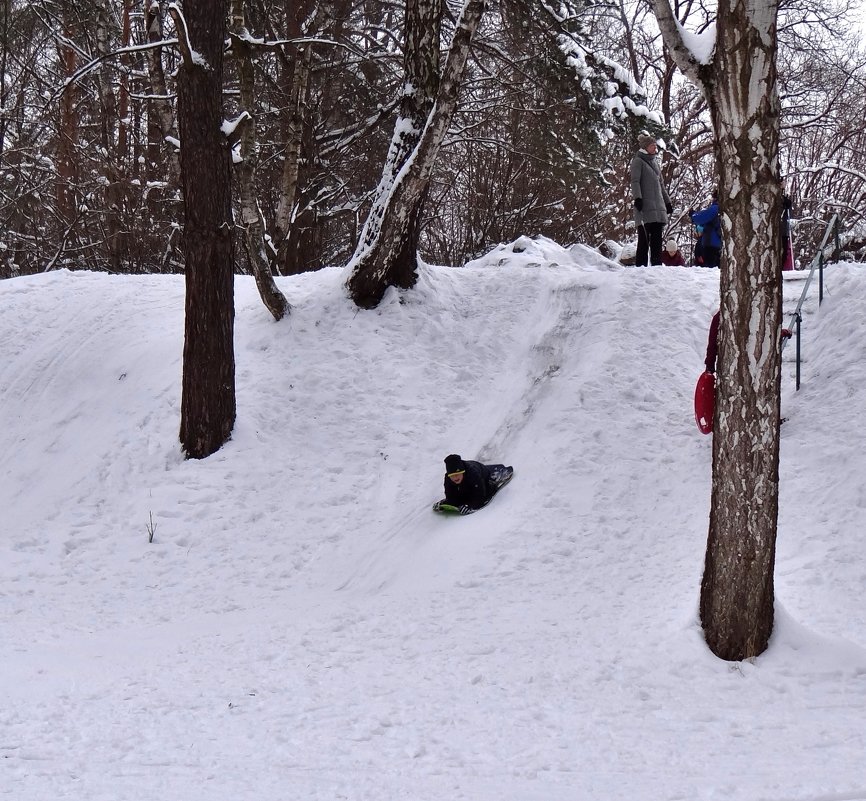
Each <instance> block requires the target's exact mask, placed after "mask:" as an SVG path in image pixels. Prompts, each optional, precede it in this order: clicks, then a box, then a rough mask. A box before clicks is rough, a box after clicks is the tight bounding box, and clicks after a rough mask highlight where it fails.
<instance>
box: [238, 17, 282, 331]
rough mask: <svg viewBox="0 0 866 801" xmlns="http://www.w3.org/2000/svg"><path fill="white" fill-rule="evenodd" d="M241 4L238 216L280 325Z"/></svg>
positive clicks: (259, 282)
mask: <svg viewBox="0 0 866 801" xmlns="http://www.w3.org/2000/svg"><path fill="white" fill-rule="evenodd" d="M244 1H245V0H232V24H231V27H232V30H231V34H232V52H233V53H234V55H235V60H236V62H237V70H238V84H239V88H240V105H241V108H242V109H243V110H244V112H245V114H246V117H245V118H244V122H243V123H242V124H241V130H240V145H241V162H240V164H238V165H237V166H236V168H235V169H236V171H237V176H238V196H239V199H240V216H241V225H242V226H243V230H244V244H245V245H246V248H247V253H248V254H249V258H250V264H251V265H252V268H253V275H254V276H255V279H256V286H257V287H258V290H259V296H260V297H261V299H262V302H263V303H264V304H265V307H266V308H267V310H268V311H269V312H270V313H271V314H272V315H273V317H274V319H275V320H277V321H279V320H282V319H283V317H284V316H285V315H286V314H287V313H288V311H289V304H288V301H287V300H286V298H285V295H283V293H282V292H280V290H279V289H278V288H277V285H276V282H275V281H274V276H273V273H272V271H271V261H272V258H271V257H270V256H269V255H268V254H269V248H268V245H267V243H266V241H265V222H264V219H263V218H262V213H261V210H260V209H259V204H258V200H257V198H256V189H255V174H256V166H257V161H258V155H257V149H256V120H255V116H254V115H253V111H254V109H255V72H254V68H253V48H254V45H253V44H252V43H251V42H250V38H249V36H248V35H246V20H245V15H244Z"/></svg>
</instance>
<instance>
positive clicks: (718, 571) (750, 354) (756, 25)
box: [652, 0, 782, 660]
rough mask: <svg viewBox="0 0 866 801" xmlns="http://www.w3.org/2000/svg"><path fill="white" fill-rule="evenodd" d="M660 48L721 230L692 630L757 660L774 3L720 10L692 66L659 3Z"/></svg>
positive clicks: (774, 203) (772, 445)
mask: <svg viewBox="0 0 866 801" xmlns="http://www.w3.org/2000/svg"><path fill="white" fill-rule="evenodd" d="M652 2H653V5H654V7H655V11H656V15H657V17H658V20H659V26H660V28H661V30H662V34H663V36H664V40H665V44H666V45H667V46H668V48H669V49H670V50H671V53H672V55H673V57H674V59H675V61H676V63H677V65H678V66H679V67H680V69H682V70H683V72H684V73H685V74H686V75H687V76H688V77H690V78H691V79H692V80H694V81H695V82H697V83H699V85H701V86H702V87H703V89H704V93H705V95H706V98H707V102H708V103H709V107H710V113H711V116H712V120H713V127H714V130H715V140H716V141H715V145H716V148H715V153H716V166H717V170H718V175H719V201H720V208H721V222H722V231H723V239H724V244H723V255H722V263H721V316H720V328H719V362H718V375H717V382H716V407H715V421H714V425H713V432H714V434H713V437H714V438H713V489H712V501H711V509H710V526H709V536H708V540H707V552H706V558H705V565H704V576H703V581H702V584H701V602H700V612H701V625H702V626H703V630H704V635H705V637H706V640H707V644H708V645H709V647H710V649H711V650H712V651H713V653H714V654H716V655H717V656H719V657H721V658H722V659H728V660H740V659H747V658H749V657H753V656H756V655H758V654H760V653H762V652H763V651H764V650H765V649H766V647H767V645H768V642H769V638H770V635H771V633H772V630H773V601H774V589H773V567H774V562H775V552H776V530H777V520H778V508H779V420H780V416H779V415H780V393H781V323H782V306H781V295H782V293H781V266H782V264H781V259H782V253H781V248H780V246H779V242H780V234H779V224H780V218H781V212H782V206H781V185H780V181H779V164H778V152H779V114H780V103H779V96H778V91H777V85H776V81H777V75H776V19H777V12H778V5H777V0H751V2H744V0H720V2H719V6H718V22H717V39H716V47H715V52H714V54H713V57H712V60H711V61H710V62H709V63H708V64H698V63H697V61H696V60H695V59H694V57H693V56H692V54H691V53H689V51H688V50H687V49H686V48H685V46H684V45H683V42H682V38H681V35H680V33H679V29H678V28H677V27H676V25H675V21H674V18H673V15H672V14H671V10H670V5H669V3H668V0H652Z"/></svg>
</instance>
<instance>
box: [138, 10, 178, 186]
mask: <svg viewBox="0 0 866 801" xmlns="http://www.w3.org/2000/svg"><path fill="white" fill-rule="evenodd" d="M145 26H146V28H147V41H148V42H151V43H155V42H161V41H162V40H163V39H164V38H165V37H164V35H163V30H162V16H161V15H160V9H159V4H157V3H145ZM147 70H148V78H149V80H150V90H151V93H152V94H153V98H152V99H151V100H149V101H148V132H149V133H151V132H154V131H158V132H159V137H158V138H157V137H154V136H152V134H151V137H150V138H151V144H150V145H149V147H148V149H149V150H150V148H151V147H152V148H153V150H152V151H151V152H150V153H149V156H150V162H151V165H155V164H157V163H158V162H159V160H160V148H161V145H160V143H163V144H162V146H164V143H165V141H166V140H167V139H168V138H169V137H170V136H173V135H174V132H175V116H174V111H173V110H172V107H171V102H170V101H169V99H168V98H169V91H168V86H167V84H166V80H165V68H164V67H163V64H162V48H161V47H156V48H154V49H153V50H148V51H147ZM168 180H169V183H170V184H172V185H174V184H177V183H179V181H180V157H179V154H178V152H177V150H176V149H175V148H174V147H171V146H169V178H168Z"/></svg>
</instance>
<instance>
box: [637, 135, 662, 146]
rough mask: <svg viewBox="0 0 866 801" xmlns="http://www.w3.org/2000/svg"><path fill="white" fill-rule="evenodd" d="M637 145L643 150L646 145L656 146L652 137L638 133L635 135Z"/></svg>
mask: <svg viewBox="0 0 866 801" xmlns="http://www.w3.org/2000/svg"><path fill="white" fill-rule="evenodd" d="M637 143H638V144H639V145H640V146H641V147H642V148H644V149H646V147H647V145H657V144H658V142H656V138H655V137H654V136H650V135H649V134H648V133H646V132H644V133H640V134H638V135H637Z"/></svg>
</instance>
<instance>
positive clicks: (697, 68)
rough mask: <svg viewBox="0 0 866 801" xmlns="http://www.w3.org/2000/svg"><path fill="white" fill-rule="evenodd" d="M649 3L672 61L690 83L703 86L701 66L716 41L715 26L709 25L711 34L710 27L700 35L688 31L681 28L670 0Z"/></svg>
mask: <svg viewBox="0 0 866 801" xmlns="http://www.w3.org/2000/svg"><path fill="white" fill-rule="evenodd" d="M650 3H651V4H652V8H653V11H654V12H655V15H656V21H657V22H658V25H659V30H660V31H661V34H662V39H663V40H664V43H665V46H666V47H667V48H668V50H669V51H670V54H671V58H673V60H674V63H675V64H676V65H677V67H679V69H680V71H681V72H682V73H683V75H685V76H686V77H687V78H688V79H689V80H690V81H692V83H694V84H696V85H697V86H700V87H701V88H704V82H703V80H702V78H701V66H703V65H706V64H709V63H710V61H711V60H712V53H713V49H714V47H715V41H716V38H715V26H714V25H713V26H711V30H712V34H710V33H709V31H710V29H708V31H707V33H705V34H702V35H701V36H698V35H697V34H692V33H689V32H688V31H686V30H684V29H683V27H682V25H680V22H679V20H678V19H677V18H676V17H675V16H674V12H673V10H672V9H671V4H670V0H650ZM709 41H711V42H712V46H711V47H710V48H709V49H708V48H707V43H708V42H709ZM690 45H691V46H690ZM692 47H694V48H695V50H693V49H692Z"/></svg>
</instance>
